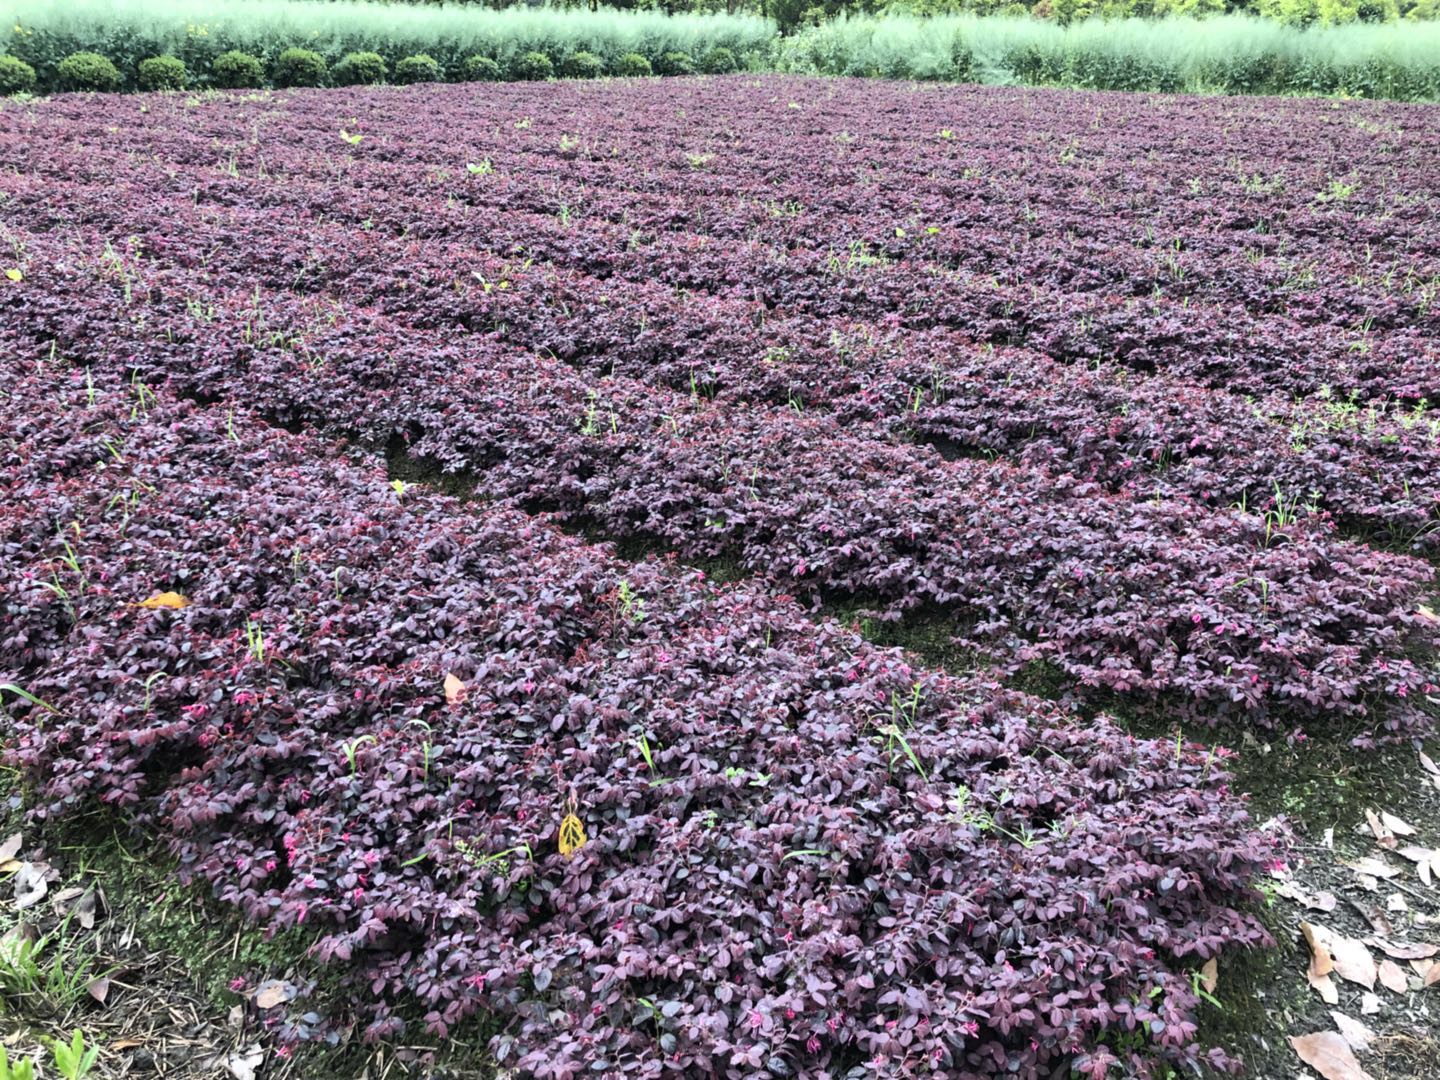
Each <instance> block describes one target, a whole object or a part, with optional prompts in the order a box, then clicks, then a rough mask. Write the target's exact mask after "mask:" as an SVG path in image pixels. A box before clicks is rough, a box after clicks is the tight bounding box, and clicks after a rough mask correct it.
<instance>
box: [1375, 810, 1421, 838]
mask: <svg viewBox="0 0 1440 1080" xmlns="http://www.w3.org/2000/svg"><path fill="white" fill-rule="evenodd" d="M1380 824H1382V825H1384V826H1385V828H1387V829H1389V830H1390V831H1391V832H1392V833H1394V834H1395V835H1396V836H1414V835H1415V826H1413V825H1410V824H1408V823H1406V822H1404V821H1401V820H1400V819H1399V818H1398V817H1396V816H1395V815H1394V814H1387V813H1386V812H1385V811H1384V810H1381V811H1380Z"/></svg>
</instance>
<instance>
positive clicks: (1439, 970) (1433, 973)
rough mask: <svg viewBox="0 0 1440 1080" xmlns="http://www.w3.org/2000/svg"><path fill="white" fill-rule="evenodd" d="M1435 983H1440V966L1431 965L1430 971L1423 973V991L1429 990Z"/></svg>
mask: <svg viewBox="0 0 1440 1080" xmlns="http://www.w3.org/2000/svg"><path fill="white" fill-rule="evenodd" d="M1436 983H1440V964H1431V965H1430V970H1429V971H1427V972H1426V973H1425V989H1426V990H1429V989H1430V987H1432V986H1434V985H1435V984H1436Z"/></svg>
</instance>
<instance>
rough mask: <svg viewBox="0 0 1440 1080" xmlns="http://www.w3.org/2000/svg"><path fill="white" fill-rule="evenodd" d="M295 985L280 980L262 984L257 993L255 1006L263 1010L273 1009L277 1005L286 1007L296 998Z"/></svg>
mask: <svg viewBox="0 0 1440 1080" xmlns="http://www.w3.org/2000/svg"><path fill="white" fill-rule="evenodd" d="M295 993H296V989H295V985H294V984H293V983H288V982H284V981H283V980H280V979H271V980H270V981H269V982H265V983H261V984H260V987H259V989H257V990H256V991H255V1005H256V1006H257V1007H258V1008H261V1009H273V1008H274V1007H275V1006H276V1005H284V1004H285V1003H286V1002H287V1001H293V1000H294V998H295Z"/></svg>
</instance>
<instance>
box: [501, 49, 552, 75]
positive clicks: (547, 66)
mask: <svg viewBox="0 0 1440 1080" xmlns="http://www.w3.org/2000/svg"><path fill="white" fill-rule="evenodd" d="M554 75H555V64H554V62H553V61H551V59H550V57H548V56H546V55H545V54H544V53H543V52H534V51H532V52H527V53H521V54H519V55H518V56H516V57H515V58H514V59H513V60H512V61H510V77H511V78H512V79H519V80H520V81H521V82H539V81H541V80H544V79H549V78H553V77H554Z"/></svg>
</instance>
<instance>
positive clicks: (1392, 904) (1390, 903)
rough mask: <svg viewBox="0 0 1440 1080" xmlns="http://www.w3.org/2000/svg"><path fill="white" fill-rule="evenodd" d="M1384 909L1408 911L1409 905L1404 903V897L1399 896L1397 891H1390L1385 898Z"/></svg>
mask: <svg viewBox="0 0 1440 1080" xmlns="http://www.w3.org/2000/svg"><path fill="white" fill-rule="evenodd" d="M1385 910H1386V911H1394V912H1402V911H1409V910H1410V905H1409V904H1407V903H1405V897H1403V896H1401V895H1400V894H1399V893H1398V892H1392V893H1391V894H1390V895H1389V896H1387V897H1386V898H1385Z"/></svg>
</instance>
